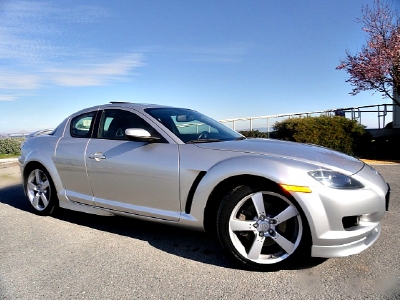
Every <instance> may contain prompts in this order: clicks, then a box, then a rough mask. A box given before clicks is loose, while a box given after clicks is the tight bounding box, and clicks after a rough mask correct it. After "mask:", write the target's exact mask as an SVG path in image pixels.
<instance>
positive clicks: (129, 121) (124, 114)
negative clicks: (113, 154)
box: [97, 109, 158, 140]
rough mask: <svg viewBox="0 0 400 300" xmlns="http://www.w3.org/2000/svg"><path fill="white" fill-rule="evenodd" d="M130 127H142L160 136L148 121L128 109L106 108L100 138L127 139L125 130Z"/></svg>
mask: <svg viewBox="0 0 400 300" xmlns="http://www.w3.org/2000/svg"><path fill="white" fill-rule="evenodd" d="M128 128H141V129H145V130H147V131H149V132H150V134H151V135H156V136H158V133H157V132H156V131H155V130H154V129H153V127H151V126H150V125H149V124H148V123H147V122H146V121H144V120H143V119H142V118H140V117H139V116H137V115H136V114H134V113H131V112H129V111H126V110H119V109H107V110H104V111H103V113H102V116H101V120H100V124H99V132H98V136H97V137H98V138H100V139H111V140H127V137H126V135H125V130H126V129H128Z"/></svg>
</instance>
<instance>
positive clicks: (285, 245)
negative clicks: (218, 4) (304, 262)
mask: <svg viewBox="0 0 400 300" xmlns="http://www.w3.org/2000/svg"><path fill="white" fill-rule="evenodd" d="M274 240H275V242H276V243H277V244H278V245H279V246H281V247H282V249H283V250H285V252H286V253H288V254H291V253H292V252H293V250H294V244H293V243H292V242H291V241H289V240H287V239H286V238H285V237H283V236H282V235H280V234H276V236H275V237H274Z"/></svg>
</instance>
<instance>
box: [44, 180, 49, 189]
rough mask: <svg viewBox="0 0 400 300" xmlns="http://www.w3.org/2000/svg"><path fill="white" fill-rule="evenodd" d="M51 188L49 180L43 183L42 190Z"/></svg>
mask: <svg viewBox="0 0 400 300" xmlns="http://www.w3.org/2000/svg"><path fill="white" fill-rule="evenodd" d="M49 186H50V183H49V180H47V179H46V181H43V183H42V190H45V189H47V188H48V187H49Z"/></svg>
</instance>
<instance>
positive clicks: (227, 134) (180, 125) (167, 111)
mask: <svg viewBox="0 0 400 300" xmlns="http://www.w3.org/2000/svg"><path fill="white" fill-rule="evenodd" d="M146 112H147V113H148V114H149V115H151V116H152V117H153V118H154V119H156V120H157V121H159V122H161V123H162V124H163V125H164V126H165V127H167V128H168V129H169V130H170V131H171V132H172V133H174V134H175V135H176V136H177V137H179V138H180V139H181V140H182V141H183V142H184V143H204V142H219V141H231V140H238V139H244V137H243V136H242V135H241V134H239V133H237V132H236V131H234V130H232V129H230V128H228V127H226V126H224V125H222V124H221V123H219V122H218V121H215V120H213V119H211V118H209V117H207V116H205V115H203V114H200V113H198V112H196V111H193V110H190V109H184V108H148V109H146Z"/></svg>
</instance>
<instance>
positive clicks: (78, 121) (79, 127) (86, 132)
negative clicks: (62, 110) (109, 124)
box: [70, 112, 96, 138]
mask: <svg viewBox="0 0 400 300" xmlns="http://www.w3.org/2000/svg"><path fill="white" fill-rule="evenodd" d="M95 115H96V112H90V113H87V114H83V115H79V116H77V117H75V118H73V119H72V121H71V129H70V134H71V136H72V137H76V138H90V137H91V135H92V127H93V123H94V117H95Z"/></svg>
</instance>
